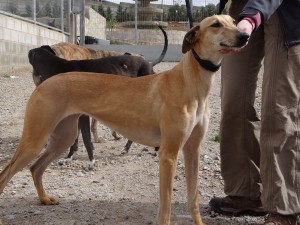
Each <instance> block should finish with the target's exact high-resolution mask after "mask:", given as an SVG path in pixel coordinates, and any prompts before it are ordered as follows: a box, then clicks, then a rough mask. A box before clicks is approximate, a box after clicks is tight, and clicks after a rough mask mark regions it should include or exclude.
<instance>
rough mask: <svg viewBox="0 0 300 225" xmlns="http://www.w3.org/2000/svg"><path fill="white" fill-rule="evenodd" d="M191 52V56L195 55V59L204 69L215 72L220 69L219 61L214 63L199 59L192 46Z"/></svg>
mask: <svg viewBox="0 0 300 225" xmlns="http://www.w3.org/2000/svg"><path fill="white" fill-rule="evenodd" d="M192 53H193V56H194V57H195V59H196V61H197V62H198V63H199V64H200V66H202V67H203V68H204V69H206V70H208V71H211V72H217V71H218V70H219V69H220V67H221V63H220V64H218V65H216V64H214V63H212V62H211V61H209V60H205V59H201V58H200V56H199V55H198V54H197V53H196V51H195V50H194V49H193V48H192Z"/></svg>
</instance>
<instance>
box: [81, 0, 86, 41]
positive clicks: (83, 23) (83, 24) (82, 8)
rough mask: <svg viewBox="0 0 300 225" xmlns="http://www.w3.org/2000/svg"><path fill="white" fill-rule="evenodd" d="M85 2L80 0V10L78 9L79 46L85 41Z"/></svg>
mask: <svg viewBox="0 0 300 225" xmlns="http://www.w3.org/2000/svg"><path fill="white" fill-rule="evenodd" d="M84 6H85V0H81V7H80V8H81V9H80V45H84V39H85V18H84V14H85V7H84Z"/></svg>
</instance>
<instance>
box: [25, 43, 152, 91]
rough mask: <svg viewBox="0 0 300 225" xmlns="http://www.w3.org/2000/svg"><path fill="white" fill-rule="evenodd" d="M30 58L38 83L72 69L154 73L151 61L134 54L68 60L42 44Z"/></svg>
mask: <svg viewBox="0 0 300 225" xmlns="http://www.w3.org/2000/svg"><path fill="white" fill-rule="evenodd" d="M28 58H29V62H30V64H31V65H32V67H33V70H34V73H33V80H34V82H35V84H36V85H39V84H40V83H42V82H43V81H45V80H46V79H48V78H50V77H52V76H54V75H56V74H59V73H65V72H72V71H82V72H95V73H109V74H117V75H125V76H130V77H137V76H144V75H149V74H153V73H154V71H153V68H152V66H151V64H150V63H149V62H147V61H146V60H144V59H143V58H141V57H138V56H132V55H120V56H110V57H105V58H99V59H88V60H70V61H68V60H65V59H62V58H59V57H57V56H56V55H55V54H54V53H53V51H51V50H49V49H47V47H45V46H42V47H40V48H35V49H32V50H30V51H29V53H28Z"/></svg>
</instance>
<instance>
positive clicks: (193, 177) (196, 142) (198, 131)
mask: <svg viewBox="0 0 300 225" xmlns="http://www.w3.org/2000/svg"><path fill="white" fill-rule="evenodd" d="M203 129H205V128H203V126H200V124H198V125H197V126H196V127H195V128H194V130H193V132H192V133H191V136H190V137H189V139H188V140H187V142H186V144H185V145H184V147H183V155H184V165H185V177H186V183H187V199H188V209H189V211H190V213H191V216H192V218H193V220H194V223H195V224H196V225H204V223H203V222H202V219H201V216H200V211H199V194H198V174H199V152H200V144H201V141H202V138H203V135H204V130H203Z"/></svg>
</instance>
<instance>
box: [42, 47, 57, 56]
mask: <svg viewBox="0 0 300 225" xmlns="http://www.w3.org/2000/svg"><path fill="white" fill-rule="evenodd" d="M41 48H42V49H46V50H47V51H49V52H51V53H52V54H53V55H56V54H55V52H54V51H53V49H52V48H51V47H50V46H49V45H42V46H41Z"/></svg>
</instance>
